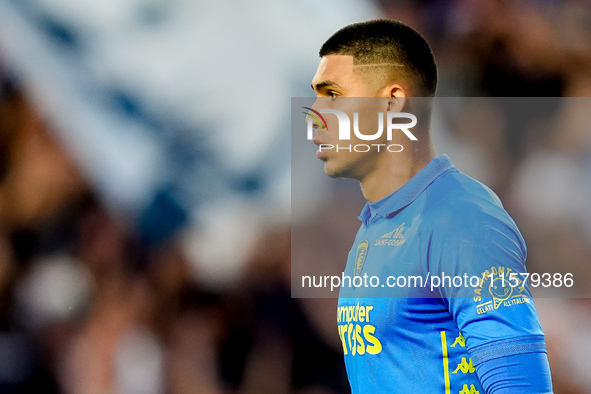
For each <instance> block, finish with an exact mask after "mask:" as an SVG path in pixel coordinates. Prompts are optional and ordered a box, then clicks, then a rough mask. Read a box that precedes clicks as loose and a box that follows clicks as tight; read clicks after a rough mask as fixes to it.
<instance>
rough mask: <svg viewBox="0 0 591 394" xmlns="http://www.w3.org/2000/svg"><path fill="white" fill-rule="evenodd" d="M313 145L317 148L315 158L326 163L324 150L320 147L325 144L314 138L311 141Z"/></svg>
mask: <svg viewBox="0 0 591 394" xmlns="http://www.w3.org/2000/svg"><path fill="white" fill-rule="evenodd" d="M313 142H314V144H315V145H316V146H318V149H317V150H316V158H317V159H320V160H322V161H326V153H327V152H326V151H327V150H326V149H324V150H323V149H322V146H325V145H326V144H325V143H324V142H322V141H320V140H319V139H316V138H314V140H313Z"/></svg>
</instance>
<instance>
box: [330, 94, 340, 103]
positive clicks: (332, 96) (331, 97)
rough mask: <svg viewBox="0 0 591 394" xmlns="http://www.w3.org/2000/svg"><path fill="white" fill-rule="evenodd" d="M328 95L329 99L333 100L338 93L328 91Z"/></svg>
mask: <svg viewBox="0 0 591 394" xmlns="http://www.w3.org/2000/svg"><path fill="white" fill-rule="evenodd" d="M328 95H329V96H330V100H331V101H335V100H336V99H337V97H339V94H338V93H337V92H328Z"/></svg>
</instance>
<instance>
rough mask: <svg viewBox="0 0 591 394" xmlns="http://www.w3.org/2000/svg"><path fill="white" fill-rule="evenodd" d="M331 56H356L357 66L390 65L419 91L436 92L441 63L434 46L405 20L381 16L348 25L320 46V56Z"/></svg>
mask: <svg viewBox="0 0 591 394" xmlns="http://www.w3.org/2000/svg"><path fill="white" fill-rule="evenodd" d="M327 55H350V56H353V64H354V65H368V66H369V65H387V64H390V65H391V68H396V69H398V70H397V72H399V73H400V72H402V74H403V75H404V76H406V77H407V78H409V79H410V81H409V82H410V83H412V84H413V85H414V87H415V88H416V89H418V91H417V93H420V94H424V95H425V96H429V97H431V96H434V95H435V91H436V89H437V66H436V64H435V59H434V57H433V53H432V52H431V47H430V46H429V44H428V43H427V41H426V40H425V39H424V38H423V36H422V35H421V34H419V33H418V32H417V31H415V30H414V29H412V28H410V27H408V26H406V25H405V24H403V23H401V22H398V21H392V20H386V19H377V20H370V21H367V22H360V23H353V24H351V25H348V26H345V27H343V28H342V29H341V30H339V31H337V32H336V33H335V34H333V35H332V37H330V38H329V39H328V40H327V41H326V42H325V43H324V45H322V48H320V57H324V56H327ZM396 65H398V66H396Z"/></svg>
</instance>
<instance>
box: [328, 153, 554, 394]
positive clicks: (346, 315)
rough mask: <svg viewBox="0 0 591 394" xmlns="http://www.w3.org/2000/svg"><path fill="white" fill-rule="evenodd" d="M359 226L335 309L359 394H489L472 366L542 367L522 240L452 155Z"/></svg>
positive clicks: (370, 209)
mask: <svg viewBox="0 0 591 394" xmlns="http://www.w3.org/2000/svg"><path fill="white" fill-rule="evenodd" d="M359 218H360V220H361V222H362V223H361V227H360V229H359V231H358V233H357V236H356V238H355V241H354V244H353V247H352V248H351V251H350V253H349V257H348V260H347V266H346V268H345V271H344V275H345V277H344V279H343V283H342V285H343V286H342V287H341V289H340V294H339V305H338V310H337V323H338V331H339V336H340V338H341V342H342V345H343V352H344V357H345V365H346V368H347V373H348V376H349V381H350V384H351V389H352V392H353V393H370V392H375V393H382V392H408V393H415V392H416V393H423V392H424V393H446V394H447V393H461V394H477V393H482V394H483V393H485V391H484V388H483V386H482V384H481V381H480V380H479V378H478V374H477V373H476V372H477V366H479V365H482V364H487V363H488V362H489V361H491V360H495V359H498V358H505V357H512V356H514V355H519V354H530V353H532V354H542V355H544V356H545V351H546V350H545V345H544V334H543V332H542V329H541V327H540V324H539V320H538V316H537V313H536V310H535V307H534V304H533V302H532V300H531V298H530V297H531V293H530V292H529V289H528V288H527V286H524V285H523V283H519V282H518V281H513V282H511V280H512V279H510V278H513V279H515V280H517V279H518V278H519V277H520V276H519V275H518V274H519V273H524V272H525V259H526V246H525V242H524V240H523V238H522V236H521V234H520V232H519V229H518V228H517V226H516V224H515V223H514V221H513V220H512V219H511V218H510V217H509V215H508V214H507V212H506V211H505V210H504V209H503V206H502V204H501V202H500V201H499V199H498V198H497V196H496V195H495V194H494V193H493V192H492V191H491V190H490V189H489V188H487V187H486V186H484V185H483V184H481V183H480V182H478V181H475V180H474V179H472V178H470V177H468V176H466V175H464V174H462V173H460V172H459V171H458V170H457V169H456V168H455V167H454V166H453V165H452V163H451V161H450V160H449V158H448V157H447V156H445V155H444V156H439V157H437V158H435V159H433V160H432V161H431V162H430V163H429V164H428V165H427V166H426V167H425V168H424V169H422V170H421V171H420V172H419V173H418V174H416V175H415V176H414V177H413V178H412V179H411V180H410V181H409V182H407V183H406V184H405V185H404V186H402V187H401V188H400V189H398V190H397V191H396V192H394V193H393V194H391V195H390V196H388V197H386V198H385V199H383V200H380V201H378V202H376V203H373V204H369V203H368V204H366V206H365V207H364V209H363V211H362V212H361V215H360V217H359ZM511 274H513V275H512V276H511ZM346 277H348V278H353V279H352V280H351V279H350V280H346V279H345V278H346ZM356 277H357V281H355V280H354V279H355V278H356ZM446 277H447V278H449V283H448V284H446V285H439V286H433V284H434V283H433V281H434V280H435V278H439V280H441V279H444V282H445V280H446V279H445V278H446ZM388 278H390V279H388ZM391 278H398V282H396V280H394V282H393V283H394V284H395V285H396V284H398V286H391V285H388V283H389V282H388V280H391ZM400 278H404V281H400ZM412 278H414V279H412ZM458 278H459V279H461V280H462V285H461V286H454V284H455V282H453V283H452V280H454V281H456V280H457V279H458ZM413 281H414V284H413ZM419 282H420V283H419ZM391 283H392V282H390V284H391ZM511 283H512V284H513V286H514V287H511V286H510V284H511ZM458 284H459V283H458ZM531 373H532V374H536V373H537V372H536V371H531ZM487 376H488V375H487ZM492 379H493V380H494V378H492ZM493 380H491V382H492V381H493ZM491 384H493V383H491Z"/></svg>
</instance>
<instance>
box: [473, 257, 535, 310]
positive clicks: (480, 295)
mask: <svg viewBox="0 0 591 394" xmlns="http://www.w3.org/2000/svg"><path fill="white" fill-rule="evenodd" d="M524 290H525V287H524V285H523V282H522V281H521V280H520V278H519V275H517V272H516V271H513V270H512V269H511V268H506V267H491V268H490V269H488V270H486V271H484V272H483V273H482V275H481V277H480V279H479V282H478V286H477V287H476V288H475V289H474V293H475V294H476V297H474V301H475V302H477V303H478V304H477V305H476V311H477V313H478V314H479V315H482V314H484V313H487V312H490V311H492V310H496V309H499V308H500V307H501V306H503V307H510V306H513V305H518V304H523V303H529V302H530V301H529V298H528V297H527V294H522V293H523V292H524ZM483 301H484V302H483Z"/></svg>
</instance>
